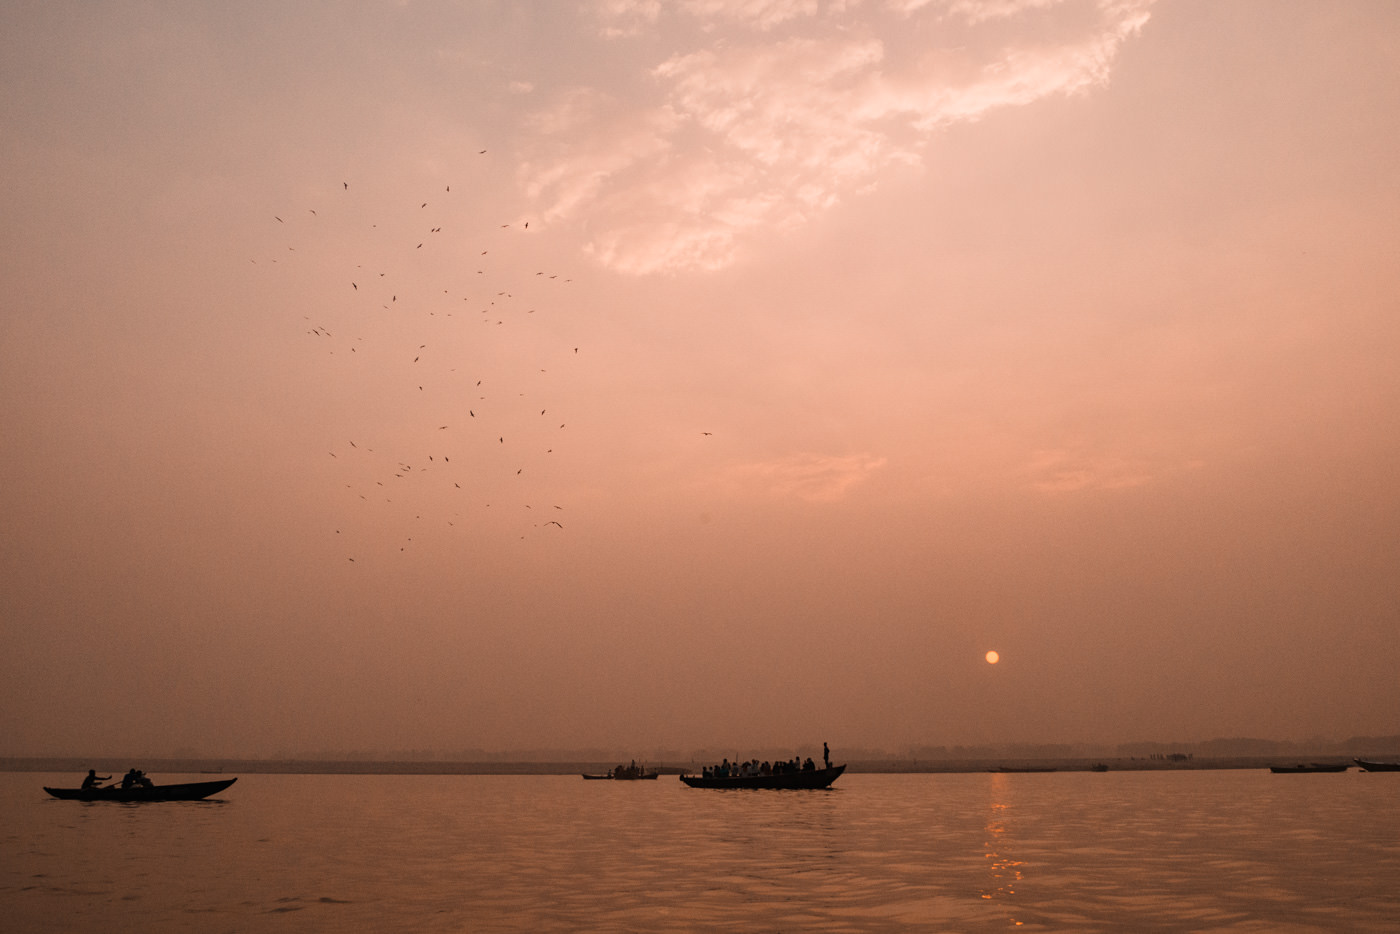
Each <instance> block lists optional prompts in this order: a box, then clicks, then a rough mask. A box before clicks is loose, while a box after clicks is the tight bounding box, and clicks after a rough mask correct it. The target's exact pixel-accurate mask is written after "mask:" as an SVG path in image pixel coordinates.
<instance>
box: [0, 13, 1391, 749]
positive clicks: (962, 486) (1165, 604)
mask: <svg viewBox="0 0 1400 934" xmlns="http://www.w3.org/2000/svg"><path fill="white" fill-rule="evenodd" d="M0 121H3V122H2V123H0V126H3V137H2V140H3V141H0V205H3V209H4V221H5V222H4V224H3V226H2V227H0V237H3V243H0V286H2V287H3V290H0V296H3V298H0V303H2V304H0V307H3V314H0V402H3V404H2V405H0V438H3V441H4V444H3V446H0V643H2V644H3V647H4V648H3V652H0V755H39V754H88V753H110V754H121V753H151V754H158V753H173V752H179V751H186V750H195V751H199V752H202V753H205V754H209V755H228V756H233V755H271V754H276V753H293V752H311V751H322V750H325V751H333V750H407V749H432V750H439V751H452V750H460V749H466V748H473V747H475V748H482V749H486V750H528V749H537V748H543V747H551V748H580V747H587V746H608V747H613V748H619V749H636V750H639V751H649V750H655V749H662V748H668V749H678V750H682V751H685V750H691V749H696V748H700V747H703V746H721V747H723V748H734V749H736V750H739V751H743V750H745V749H751V750H753V751H754V752H760V751H763V750H765V749H774V748H787V747H790V746H791V745H793V744H795V743H810V742H820V741H822V740H826V741H828V742H830V743H831V745H832V747H833V749H837V750H839V749H841V748H852V747H867V748H870V747H882V748H886V749H890V750H896V751H897V750H900V749H905V748H908V747H910V746H913V745H919V744H933V745H940V744H971V743H1001V742H1013V741H1032V742H1081V741H1082V742H1106V743H1112V742H1124V741H1134V740H1160V741H1177V742H1184V741H1194V740H1203V739H1209V738H1213V737H1223V736H1258V737H1266V738H1274V739H1306V738H1309V737H1334V738H1344V737H1348V736H1354V735H1375V734H1393V733H1397V732H1400V677H1398V676H1397V672H1400V479H1398V478H1400V473H1398V472H1397V469H1396V465H1397V463H1398V462H1400V298H1398V297H1400V6H1397V5H1396V4H1394V3H1390V2H1382V0H1376V2H1352V3H1315V2H1310V0H1309V2H1302V0H1298V2H1289V0H1283V2H1280V0H1268V2H1264V0H1257V2H1247V0H1241V2H1231V3H1215V2H1203V0H1202V2H1174V0H1160V2H1156V3H1154V2H1151V0H983V2H978V0H674V2H660V0H593V2H586V0H585V2H574V3H568V2H554V0H550V2H544V0H541V2H519V0H509V2H507V0H498V2H487V0H480V2H476V0H462V2H445V0H443V2H438V0H429V2H420V0H411V2H410V0H404V2H373V0H361V2H356V3H342V4H333V5H332V4H284V3H243V4H233V5H230V4H222V3H153V4H132V3H90V2H83V3H77V2H43V3H40V2H18V3H8V4H5V5H4V6H3V8H0ZM527 225H528V226H527ZM989 649H995V650H996V651H998V652H999V653H1000V655H1001V661H1000V663H999V664H997V665H995V666H992V665H989V664H988V663H987V662H986V660H985V658H984V655H985V653H986V652H987V651H988V650H989Z"/></svg>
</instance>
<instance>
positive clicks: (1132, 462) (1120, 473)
mask: <svg viewBox="0 0 1400 934" xmlns="http://www.w3.org/2000/svg"><path fill="white" fill-rule="evenodd" d="M1201 466H1202V464H1201V462H1200V461H1199V460H1191V461H1186V462H1181V461H1180V460H1179V459H1178V460H1173V461H1168V460H1165V459H1160V458H1159V459H1152V458H1150V457H1146V456H1140V455H1138V456H1134V455H1127V454H1123V453H1119V452H1115V451H1090V450H1086V449H1084V448H1083V447H1077V446H1070V447H1064V448H1053V449H1051V448H1046V449H1041V450H1037V451H1034V452H1033V453H1032V454H1031V457H1030V459H1029V460H1028V461H1027V463H1026V464H1025V465H1024V466H1023V467H1022V468H1021V471H1020V473H1021V475H1022V476H1023V477H1024V478H1025V481H1026V483H1027V484H1028V485H1029V486H1030V487H1031V488H1032V489H1034V490H1038V491H1040V492H1042V493H1073V492H1077V491H1079V490H1121V489H1127V488H1129V487H1138V486H1146V485H1147V484H1149V483H1154V482H1156V481H1158V480H1160V479H1162V478H1163V477H1165V476H1168V475H1172V474H1178V473H1180V472H1182V471H1185V470H1195V469H1198V468H1200V467H1201Z"/></svg>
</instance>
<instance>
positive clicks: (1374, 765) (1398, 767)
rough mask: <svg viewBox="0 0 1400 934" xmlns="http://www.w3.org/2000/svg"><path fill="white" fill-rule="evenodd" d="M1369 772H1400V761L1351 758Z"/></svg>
mask: <svg viewBox="0 0 1400 934" xmlns="http://www.w3.org/2000/svg"><path fill="white" fill-rule="evenodd" d="M1351 761H1353V762H1355V763H1356V764H1357V765H1359V766H1361V767H1362V768H1363V769H1365V770H1366V771H1368V772H1400V762H1377V761H1375V760H1374V759H1353V760H1351Z"/></svg>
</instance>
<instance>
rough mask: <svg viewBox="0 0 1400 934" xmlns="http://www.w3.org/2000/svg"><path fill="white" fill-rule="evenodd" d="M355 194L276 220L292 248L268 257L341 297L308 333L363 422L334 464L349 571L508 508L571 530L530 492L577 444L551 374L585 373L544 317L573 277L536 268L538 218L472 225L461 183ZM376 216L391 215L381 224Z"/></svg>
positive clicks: (328, 374)
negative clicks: (533, 251)
mask: <svg viewBox="0 0 1400 934" xmlns="http://www.w3.org/2000/svg"><path fill="white" fill-rule="evenodd" d="M482 154H484V151H483V153H482ZM356 188H357V186H352V185H351V183H350V182H349V181H348V180H347V181H342V182H341V183H340V185H339V188H338V189H336V190H335V195H334V198H333V199H328V200H327V202H326V203H320V202H318V207H319V208H320V210H319V211H318V209H317V208H313V207H309V206H307V207H305V208H304V210H303V209H300V208H299V209H298V210H297V211H295V212H292V213H288V212H285V211H284V212H282V213H279V214H273V215H272V223H273V224H274V230H275V231H276V232H277V234H279V235H280V237H281V238H282V239H284V240H285V242H284V243H281V244H279V245H278V248H277V249H276V250H275V251H274V252H275V253H276V255H275V256H272V257H266V258H264V261H265V262H266V261H268V260H270V261H271V262H273V263H280V266H279V269H281V270H285V271H287V273H288V278H287V279H285V280H284V281H287V282H289V283H290V284H291V285H293V286H294V287H296V288H298V289H301V290H304V291H312V292H315V291H319V290H320V289H322V288H324V287H329V288H330V289H331V290H332V294H331V295H330V296H329V297H325V296H321V297H317V298H315V299H311V300H307V299H305V298H298V299H295V300H296V301H298V302H299V303H305V304H304V306H303V308H302V309H301V310H302V319H303V321H304V322H305V323H304V325H303V332H304V334H305V335H306V336H307V337H308V338H310V339H311V340H312V341H313V342H314V345H313V346H314V347H315V348H316V350H317V351H318V352H324V353H325V354H327V358H326V362H327V367H328V369H326V370H324V371H322V373H323V374H324V377H323V378H325V379H326V380H327V381H328V383H329V386H328V387H327V391H328V392H336V391H337V390H336V388H335V387H341V388H342V389H343V391H344V394H345V395H346V396H347V398H344V399H342V400H340V401H341V410H342V411H344V412H346V413H351V415H350V417H351V419H352V425H351V427H350V428H349V430H346V431H343V432H342V433H343V434H344V435H345V436H344V437H339V438H328V439H327V441H328V447H327V452H326V453H327V454H328V455H329V457H330V458H331V459H332V460H333V461H334V462H335V464H336V465H337V469H338V473H339V475H340V478H341V482H342V484H343V488H342V494H341V495H340V496H339V498H338V500H337V501H338V502H340V503H342V504H343V505H344V507H345V508H347V509H349V510H351V511H349V512H347V513H344V514H342V516H343V519H344V521H343V522H339V523H338V526H339V527H337V528H335V529H334V533H333V534H335V535H340V536H342V542H343V545H344V547H345V549H346V550H347V551H348V553H347V554H346V555H345V557H346V560H347V561H349V562H352V563H353V562H355V561H356V558H357V557H360V558H361V562H363V560H365V558H364V556H363V555H362V554H361V553H360V552H364V553H371V552H372V553H374V554H380V553H382V552H383V551H384V550H385V548H384V545H385V543H384V541H383V540H382V539H383V537H384V536H386V535H387V536H389V537H392V538H393V544H396V545H397V547H398V549H399V550H400V551H407V550H409V549H411V548H412V547H413V544H412V543H413V536H412V535H411V534H408V532H410V531H412V530H413V529H414V528H415V527H418V526H417V525H416V524H418V523H423V524H425V525H432V526H436V527H438V528H455V527H460V526H459V523H461V524H463V525H465V524H467V523H470V522H471V521H472V518H473V517H472V511H473V510H485V509H490V508H491V505H492V503H493V502H495V503H496V504H497V508H496V509H495V510H493V513H494V514H497V515H499V514H500V512H501V510H502V509H505V510H507V511H508V512H518V514H519V516H520V517H521V518H520V523H521V524H520V526H519V527H517V531H519V530H521V529H523V530H525V531H526V534H528V530H530V529H538V530H544V529H550V530H554V531H555V532H556V534H557V532H558V531H562V530H563V529H564V523H563V522H561V521H560V519H559V518H556V516H559V515H560V513H561V512H562V511H563V509H564V507H563V506H562V505H560V504H557V503H553V502H545V503H539V502H536V501H535V497H534V496H532V495H531V490H532V488H531V486H530V484H529V482H528V481H529V478H530V475H531V473H532V472H534V471H535V470H536V469H538V468H542V467H544V466H545V463H546V462H545V461H543V460H542V459H543V458H547V457H549V456H550V455H553V454H554V451H555V447H556V446H557V445H560V444H562V443H563V442H564V440H565V439H566V438H567V428H568V422H567V420H565V419H561V418H559V417H558V416H557V415H553V416H552V415H551V413H552V412H556V411H557V407H556V406H554V405H553V404H550V403H547V402H545V403H542V401H541V398H540V395H541V394H542V393H545V392H547V391H548V390H549V388H550V385H551V382H550V377H549V373H550V371H551V366H559V365H571V364H572V363H573V361H575V360H577V359H578V356H579V348H578V347H577V346H573V345H572V342H568V341H564V340H563V339H562V338H560V337H559V336H558V334H557V332H558V330H560V328H559V327H558V324H557V322H555V323H554V324H553V325H552V326H542V325H540V324H539V323H538V321H539V318H537V317H532V316H535V315H536V312H537V311H539V310H541V309H543V310H545V311H546V312H548V311H549V310H550V308H551V307H553V306H551V305H549V304H548V303H549V302H552V301H557V300H558V299H560V298H561V297H562V296H563V295H564V294H565V293H564V292H562V291H560V290H561V289H563V288H564V287H565V286H566V285H567V284H568V283H569V282H570V281H571V280H570V279H569V278H567V277H566V276H564V275H561V274H560V273H558V272H555V271H552V270H546V269H532V270H530V271H528V272H522V271H521V264H522V262H523V261H524V259H525V257H522V256H521V255H520V247H521V244H522V243H523V242H526V241H528V239H530V238H525V237H521V236H520V234H522V233H523V232H524V230H526V229H528V227H529V224H528V222H521V223H519V226H518V228H516V229H512V227H513V225H512V224H510V223H492V224H490V225H483V224H481V223H480V222H479V221H477V222H473V220H472V219H471V218H470V217H469V216H468V209H463V208H459V206H458V204H457V203H456V201H457V199H456V198H454V196H453V192H452V187H451V185H444V187H443V189H442V191H441V194H440V195H439V196H433V197H429V198H428V199H427V200H424V199H423V197H422V196H420V197H419V198H415V199H412V200H411V201H410V200H408V199H399V200H400V202H401V203H402V207H392V206H390V207H388V208H385V207H384V205H385V204H386V203H389V204H392V200H389V201H386V199H385V198H384V196H382V195H381V196H379V197H378V198H376V199H366V200H358V199H356V197H355V196H356ZM375 212H383V213H384V215H385V216H380V217H377V218H375V219H374V221H373V222H370V220H371V217H372V215H373V213H375ZM444 231H447V233H446V234H444ZM512 234H514V235H515V236H511V235H512ZM282 247H285V250H283V249H282ZM493 250H494V251H496V253H493ZM498 255H499V256H501V257H502V259H501V261H500V262H496V261H495V259H496V257H497V256H498ZM253 262H255V263H257V262H258V260H257V259H254V260H253ZM337 274H338V275H339V277H340V279H341V289H342V291H341V292H340V293H339V294H338V295H337V294H334V288H335V287H334V279H335V277H336V276H337ZM522 279H523V281H522ZM439 280H440V281H439ZM537 303H540V304H539V306H538V307H537ZM313 309H314V310H313ZM547 316H548V315H547V314H546V315H541V316H539V317H547ZM526 357H529V358H530V359H529V361H528V364H526V363H524V362H522V361H523V360H525V358H526ZM542 364H544V365H542ZM386 388H387V392H386ZM371 392H372V395H371ZM360 393H364V394H365V395H363V396H361V395H359V394H360ZM330 404H332V405H334V404H335V403H334V402H332V403H330ZM361 411H363V416H361V415H360V414H359V413H360V412H361ZM356 422H358V423H359V424H358V425H356V424H354V423H356ZM340 427H342V428H344V425H343V423H342V425H341V426H340ZM541 472H543V473H548V469H547V468H545V469H543V470H542V471H541ZM535 492H540V491H539V490H536V491H535ZM351 504H358V507H359V508H358V511H356V509H357V507H356V506H354V505H351ZM365 509H370V510H372V511H371V512H368V513H367V512H365V511H364V510H365ZM546 516H548V517H549V518H545V517H546ZM410 517H411V518H410ZM391 530H392V531H391ZM345 532H352V533H354V534H352V535H343V533H345ZM369 535H378V536H379V537H380V540H379V541H377V542H370V541H368V540H367V539H366V538H365V536H369ZM357 536H358V538H357ZM521 537H522V538H523V537H526V536H525V535H522V536H521ZM352 539H353V540H352Z"/></svg>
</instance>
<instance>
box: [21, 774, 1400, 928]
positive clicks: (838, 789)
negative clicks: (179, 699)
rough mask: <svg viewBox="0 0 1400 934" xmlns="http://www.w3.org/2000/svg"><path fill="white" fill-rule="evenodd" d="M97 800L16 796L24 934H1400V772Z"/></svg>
mask: <svg viewBox="0 0 1400 934" xmlns="http://www.w3.org/2000/svg"><path fill="white" fill-rule="evenodd" d="M162 778H164V779H166V780H170V781H174V780H177V778H176V777H175V776H158V777H157V779H158V780H160V779H162ZM190 780H197V777H191V779H190ZM74 781H75V778H74V776H67V775H65V776H54V775H35V774H23V773H8V774H0V930H3V931H33V932H46V931H55V932H56V931H64V932H69V931H74V932H81V931H103V932H122V931H143V932H166V931H171V932H173V931H182V932H183V931H199V932H225V931H267V930H287V931H299V932H300V931H313V932H314V931H415V932H416V931H430V932H431V931H538V930H560V931H583V930H594V931H668V930H669V931H704V930H720V929H724V930H728V931H750V930H765V931H1000V930H1009V929H1020V930H1042V931H1187V930H1190V931H1232V932H1235V931H1260V932H1264V931H1267V932H1275V931H1396V930H1400V884H1397V882H1396V880H1397V879H1400V773H1395V774H1365V773H1359V772H1349V773H1345V774H1340V775H1327V774H1319V775H1271V774H1269V773H1268V772H1266V771H1262V770H1256V771H1192V772H1111V773H1107V774H1095V773H1084V772H1057V773H1050V774H964V775H860V774H855V775H852V774H847V775H845V776H843V777H842V778H841V779H840V781H838V782H837V784H836V785H835V787H833V788H832V789H831V790H829V791H818V792H812V791H803V792H798V791H786V792H784V791H708V790H700V789H690V788H686V787H684V786H683V785H681V784H680V783H679V782H678V781H675V780H674V779H667V778H663V779H661V780H659V781H656V782H585V781H583V780H582V779H580V778H578V777H573V776H522V777H512V776H404V775H394V776H341V775H337V776H312V775H245V776H243V777H242V778H241V779H240V780H239V782H238V783H237V784H236V785H234V786H233V787H232V788H231V789H229V791H227V792H225V793H224V795H223V797H222V800H218V801H209V802H188V803H164V804H146V805H121V804H110V803H99V804H84V803H80V802H71V801H57V800H52V799H48V798H47V797H46V796H44V795H43V792H42V790H41V789H40V786H41V785H44V784H72V783H73V782H74Z"/></svg>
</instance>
